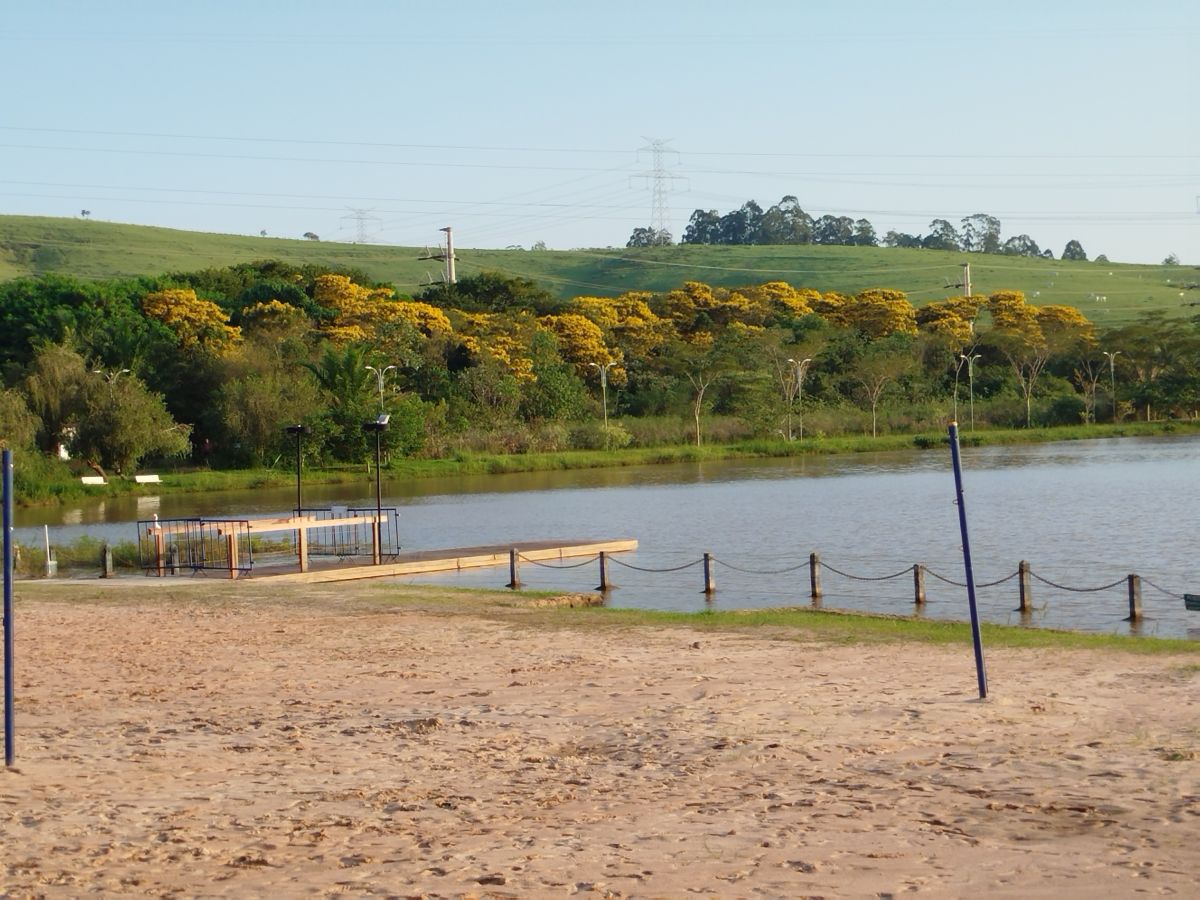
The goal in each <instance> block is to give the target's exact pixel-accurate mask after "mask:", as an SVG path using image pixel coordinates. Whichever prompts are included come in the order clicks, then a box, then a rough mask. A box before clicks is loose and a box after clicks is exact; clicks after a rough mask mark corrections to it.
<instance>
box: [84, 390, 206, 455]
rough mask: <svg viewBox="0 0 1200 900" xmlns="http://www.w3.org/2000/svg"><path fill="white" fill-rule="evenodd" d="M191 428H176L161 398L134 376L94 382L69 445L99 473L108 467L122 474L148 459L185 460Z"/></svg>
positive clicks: (85, 392) (85, 393)
mask: <svg viewBox="0 0 1200 900" xmlns="http://www.w3.org/2000/svg"><path fill="white" fill-rule="evenodd" d="M191 430H192V429H191V426H190V425H179V424H176V422H175V420H174V419H172V418H171V414H170V413H168V412H167V407H166V405H165V404H164V403H163V398H162V396H161V395H159V394H155V393H152V392H151V391H149V390H147V388H146V386H145V385H144V384H143V383H142V381H141V379H140V378H138V377H137V376H136V375H133V374H129V375H127V376H124V377H102V378H92V379H90V380H89V381H87V382H85V387H84V391H83V407H82V410H81V415H80V418H79V421H78V424H77V426H76V431H75V435H74V437H73V438H72V439H71V442H70V446H71V448H72V450H73V451H74V452H75V453H77V454H78V455H80V456H81V457H83V459H84V460H85V461H86V462H87V464H88V465H89V466H90V467H91V468H92V469H94V470H95V471H97V472H99V473H100V474H101V475H104V474H105V472H104V470H105V469H111V470H112V471H114V472H116V473H117V474H118V475H124V474H127V473H129V472H132V471H134V470H135V469H136V468H137V466H138V463H139V462H141V460H143V459H144V458H146V457H147V456H183V455H184V454H185V453H187V452H188V450H189V449H190V447H191V443H190V441H189V440H188V437H189V435H190V434H191Z"/></svg>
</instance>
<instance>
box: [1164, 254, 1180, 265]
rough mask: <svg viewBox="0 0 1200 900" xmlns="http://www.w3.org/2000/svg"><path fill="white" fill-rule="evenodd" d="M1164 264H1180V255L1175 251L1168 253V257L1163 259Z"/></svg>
mask: <svg viewBox="0 0 1200 900" xmlns="http://www.w3.org/2000/svg"><path fill="white" fill-rule="evenodd" d="M1162 264H1163V265H1164V266H1177V265H1179V257H1178V256H1176V255H1175V254H1174V253H1169V254H1167V258H1166V259H1164V260H1163V261H1162Z"/></svg>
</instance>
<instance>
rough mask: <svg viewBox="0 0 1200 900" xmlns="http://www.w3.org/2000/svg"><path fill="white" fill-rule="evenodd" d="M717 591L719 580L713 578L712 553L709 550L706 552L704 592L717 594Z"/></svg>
mask: <svg viewBox="0 0 1200 900" xmlns="http://www.w3.org/2000/svg"><path fill="white" fill-rule="evenodd" d="M716 592H717V582H716V581H715V580H714V579H713V573H712V554H711V553H709V552H708V551H705V553H704V593H706V594H715V593H716Z"/></svg>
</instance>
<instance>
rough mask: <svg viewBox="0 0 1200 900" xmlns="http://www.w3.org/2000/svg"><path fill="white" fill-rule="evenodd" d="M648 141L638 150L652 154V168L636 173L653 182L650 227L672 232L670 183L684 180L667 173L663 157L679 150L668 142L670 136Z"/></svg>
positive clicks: (660, 232)
mask: <svg viewBox="0 0 1200 900" xmlns="http://www.w3.org/2000/svg"><path fill="white" fill-rule="evenodd" d="M646 141H647V142H648V143H647V144H646V146H645V147H639V148H638V152H639V153H641V152H643V151H646V152H648V153H650V154H651V159H652V161H653V162H652V168H651V170H650V171H649V172H640V173H638V174H637V175H635V176H634V177H635V178H643V179H647V180H648V181H650V183H651V187H650V194H651V203H650V227H651V228H653V229H654V230H655V232H657V233H658V234H664V233H670V230H669V229H668V228H667V215H668V206H667V194H668V193H670V190H671V187H670V184H671V182H672V181H682V180H684V179H683V177H682V176H680V175H670V174H668V173H667V167H666V165H665V164H664V163H663V157H664V156H665V155H666V154H668V153H674V154H675V155H676V156H677V157H678V156H679V151H678V150H675V149H673V148H671V147H668V146H667V144H669V143H670V142H671V139H670V138H667V139H666V140H663V139H661V138H646Z"/></svg>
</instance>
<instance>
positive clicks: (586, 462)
mask: <svg viewBox="0 0 1200 900" xmlns="http://www.w3.org/2000/svg"><path fill="white" fill-rule="evenodd" d="M1197 433H1200V422H1149V423H1147V422H1130V423H1122V424H1116V425H1103V424H1101V425H1076V426H1068V427H1058V428H1029V429H1026V428H1017V429H987V430H984V429H980V430H978V431H974V432H963V433H961V434H960V442H961V444H962V445H963V446H966V447H985V446H1008V445H1016V444H1034V443H1047V442H1051V441H1076V440H1094V439H1098V438H1121V437H1150V436H1159V435H1168V434H1197ZM948 444H949V439H948V437H947V435H946V433H945V432H927V433H923V434H884V435H880V436H879V437H877V438H872V437H870V436H866V435H854V436H847V437H824V438H806V439H805V440H803V441H790V442H789V441H782V440H753V441H743V442H738V443H731V444H708V445H703V446H700V447H696V446H694V445H679V446H668V447H630V448H625V449H621V450H570V451H562V452H557V453H522V454H458V455H455V456H452V457H448V458H446V459H396V460H394V461H392V463H391V464H390V465H389V466H388V467H387V477H389V478H430V477H443V478H444V477H454V476H461V475H499V474H506V473H516V472H551V471H566V470H572V469H601V468H611V467H619V466H646V465H661V464H667V463H694V462H712V461H718V460H732V459H784V458H788V457H801V456H813V455H828V454H836V453H879V452H889V451H898V450H914V449H916V450H929V451H938V450H942V449H945V448H946V447H947V446H948ZM16 465H17V480H16V500H17V503H18V504H20V505H25V506H31V505H52V504H55V503H62V502H79V501H81V500H86V499H89V498H101V497H107V496H119V495H125V494H144V495H150V494H164V493H183V492H192V493H199V492H203V493H207V492H211V491H235V490H253V489H255V488H262V487H288V486H290V485H293V484H294V483H295V471H294V470H293V469H291V468H289V467H287V466H280V467H276V468H271V469H236V470H222V471H217V470H210V469H198V470H179V471H175V472H170V471H164V472H162V473H161V477H162V483H161V484H153V485H143V484H136V483H135V482H134V481H133V480H132V479H122V478H113V479H110V481H109V483H108V484H106V485H101V486H88V485H83V484H81V483H80V482H79V479H78V478H75V477H67V476H65V475H64V470H56V469H50V468H48V467H47V466H46V465H45V464H44V463H43V462H42V461H40V460H37V461H34V462H33V464H32V467H31V472H29V473H26V477H22V463H21V460H20V459H19V457H18V459H17V462H16ZM369 478H370V475H369V473H368V472H367V469H366V467H365V466H362V465H358V466H341V467H336V468H310V467H305V470H304V481H305V483H306V484H352V483H357V482H362V481H364V480H368V479H369Z"/></svg>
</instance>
